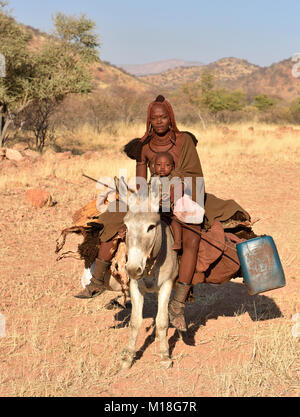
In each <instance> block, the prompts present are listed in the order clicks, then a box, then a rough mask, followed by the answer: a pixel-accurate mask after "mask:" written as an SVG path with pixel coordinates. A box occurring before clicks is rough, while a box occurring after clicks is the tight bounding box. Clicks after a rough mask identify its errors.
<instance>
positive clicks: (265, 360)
mask: <svg viewBox="0 0 300 417" xmlns="http://www.w3.org/2000/svg"><path fill="white" fill-rule="evenodd" d="M248 127H249V126H248V125H239V126H231V127H230V129H231V130H237V131H238V133H237V134H230V133H229V134H228V133H226V134H224V132H223V131H222V129H221V128H210V129H208V130H207V131H203V130H200V128H199V127H197V126H184V127H183V126H181V128H184V129H186V130H190V131H192V132H194V133H195V134H196V136H197V137H198V139H199V145H198V150H199V154H200V157H201V161H202V165H203V169H204V173H205V178H206V185H207V189H208V190H209V191H210V192H213V193H215V194H216V195H218V196H220V197H222V198H234V199H236V200H237V201H238V202H239V203H240V204H241V205H243V206H244V207H245V208H246V209H248V210H249V211H250V212H251V214H252V215H253V217H260V218H262V220H261V222H259V223H258V224H257V225H256V226H255V231H256V232H257V233H269V234H271V235H273V237H274V238H275V241H276V243H277V247H278V250H279V253H280V256H281V259H282V263H283V266H284V269H285V272H286V278H287V287H285V288H284V289H280V290H275V291H274V292H271V293H266V296H265V297H260V298H258V301H255V303H254V304H253V299H252V298H251V297H248V298H247V297H246V296H245V295H244V294H245V290H244V289H243V288H242V289H241V288H240V287H241V284H238V283H230V284H231V286H228V287H226V288H227V290H226V288H224V290H223V289H222V290H221V289H220V290H218V291H215V290H213V289H210V290H205V291H204V292H202V293H201V292H200V293H199V294H200V295H199V297H198V299H197V305H198V306H199V308H198V313H197V314H198V315H196V316H195V315H193V313H192V312H190V313H189V314H190V317H191V326H192V327H193V328H196V330H195V334H194V346H191V345H187V344H185V341H184V340H178V338H177V337H176V334H175V333H174V330H173V329H170V330H169V341H170V342H169V343H170V347H171V350H172V356H173V358H174V367H173V369H171V370H169V371H166V370H161V369H160V368H159V361H158V357H157V353H158V346H157V342H156V341H153V340H152V336H151V334H152V330H153V329H152V328H151V323H152V318H151V316H152V315H153V314H154V311H155V303H154V304H153V299H152V298H151V297H150V298H148V299H147V300H146V305H145V317H146V318H145V322H144V323H143V329H142V332H141V335H140V337H139V340H138V347H139V349H141V350H140V353H139V360H137V362H136V363H135V364H134V366H133V367H132V369H131V370H129V371H128V373H126V372H124V371H121V372H119V368H118V367H119V352H120V351H121V350H122V349H123V347H124V345H125V343H126V341H127V337H128V328H127V327H126V326H127V323H128V315H129V314H130V311H129V310H125V311H123V312H119V311H107V310H105V309H104V305H105V304H106V303H107V302H108V301H109V300H110V299H111V298H112V294H111V293H105V294H104V295H103V296H101V297H98V298H97V299H95V300H88V301H83V300H78V299H75V298H73V294H75V293H77V292H78V291H79V289H80V276H81V272H82V263H80V262H79V263H78V262H75V261H73V260H64V261H61V262H59V263H57V262H56V256H55V254H54V247H55V239H56V238H57V237H58V233H59V231H60V230H61V229H62V228H64V227H65V226H68V225H70V218H71V214H72V213H73V212H74V211H75V210H76V209H77V208H79V207H80V206H82V205H83V204H85V203H86V202H88V201H89V200H90V199H92V197H93V194H95V193H96V191H97V190H96V189H95V186H94V184H93V183H90V182H89V181H88V180H84V179H83V178H82V176H81V174H82V172H86V173H87V174H88V175H91V176H94V177H96V178H99V176H103V175H115V174H118V170H119V168H120V167H122V168H124V167H125V168H127V169H128V171H129V176H130V175H134V171H135V166H134V162H133V161H128V160H127V159H126V158H125V156H118V155H117V156H114V155H113V153H112V151H116V150H119V149H120V148H121V146H122V145H123V144H124V143H126V141H128V140H129V139H130V138H133V137H136V136H140V135H141V134H142V133H143V126H142V125H140V126H132V130H130V131H128V130H127V131H126V130H125V129H124V128H122V127H120V128H118V129H116V132H117V133H116V135H114V136H107V135H101V136H99V137H96V136H93V137H92V134H91V132H89V131H88V130H87V131H85V135H83V132H82V137H84V138H85V139H84V140H83V139H82V141H81V142H80V143H79V145H80V147H81V148H80V149H81V150H88V149H90V150H91V149H92V150H99V149H100V152H102V154H101V156H102V158H101V159H100V160H99V159H98V158H95V159H89V160H86V159H84V157H83V156H76V157H73V158H72V159H69V160H62V161H58V160H57V158H56V157H55V155H53V154H51V153H48V154H46V155H45V156H44V157H43V159H42V161H40V162H37V163H35V164H34V165H33V167H29V168H25V167H23V168H11V169H10V170H8V171H7V172H4V173H3V174H2V176H1V180H0V189H1V201H2V204H1V208H0V214H1V216H0V218H1V224H0V239H1V242H2V245H1V247H0V270H1V280H0V302H1V313H2V314H4V315H5V317H6V337H5V338H0V362H1V368H0V395H1V396H128V395H129V396H133V397H134V396H258V397H260V396H287V395H291V396H299V389H300V378H299V371H300V362H299V357H300V355H299V354H300V352H299V347H300V344H299V341H297V339H294V338H293V337H292V334H291V329H292V326H293V323H292V322H291V320H290V317H291V315H292V314H293V313H294V312H295V308H296V305H297V303H299V284H298V282H299V278H298V276H299V272H300V271H299V267H298V265H299V262H298V261H299V255H298V236H299V224H298V223H299V222H298V220H297V219H298V217H297V216H298V215H299V205H298V203H297V199H296V196H297V195H298V189H299V185H298V184H296V183H295V180H297V179H298V178H299V165H298V160H299V145H298V144H299V137H298V136H296V135H295V134H293V133H291V132H286V133H284V134H281V137H280V136H279V135H278V131H277V127H276V126H262V125H253V127H254V133H252V131H250V130H248ZM83 129H84V128H83ZM121 132H126V135H125V134H123V133H121ZM263 132H268V133H263ZM271 132H274V133H271ZM88 134H91V136H90V137H89V136H88ZM60 140H61V141H62V142H61V145H64V146H63V147H64V148H68V146H69V147H70V145H71V142H70V141H69V140H66V139H65V141H63V139H62V138H61V139H60ZM77 144H78V142H77ZM79 145H78V146H79ZM71 147H72V146H71ZM78 149H79V148H78ZM279 172H280V179H281V181H278V173H279ZM272 174H273V175H272ZM33 185H39V186H43V187H45V188H47V189H49V190H50V192H51V193H53V194H54V199H55V200H56V201H58V204H57V205H56V206H54V207H48V208H44V209H41V210H33V209H31V208H30V207H29V206H28V205H27V204H26V202H25V199H24V189H26V188H27V187H31V186H33ZM282 207H284V216H282V218H281V219H280V221H279V220H278V213H280V210H282ZM77 243H78V242H77V241H76V240H75V241H74V242H69V245H70V249H74V248H76V244H77ZM68 249H69V247H68ZM209 288H211V287H209ZM223 291H224V292H223ZM226 291H227V292H226ZM234 296H235V304H234V303H233V297H234ZM243 297H244V298H243ZM245 297H246V298H245ZM274 305H275V306H276V308H278V309H279V310H280V311H281V312H282V315H281V316H274V314H273V310H272V309H274ZM250 313H251V314H250ZM250 316H251V318H250ZM194 322H195V323H194ZM197 323H198V324H197ZM145 340H147V343H146V345H145V344H144V342H145Z"/></svg>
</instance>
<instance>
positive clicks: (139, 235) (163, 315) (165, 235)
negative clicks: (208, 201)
mask: <svg viewBox="0 0 300 417" xmlns="http://www.w3.org/2000/svg"><path fill="white" fill-rule="evenodd" d="M158 188H159V180H158V179H157V180H156V179H154V181H152V192H151V193H150V195H149V194H147V196H144V198H142V199H140V200H137V194H136V193H133V194H132V195H131V197H129V201H128V204H129V211H128V213H127V214H126V215H125V217H124V223H125V225H126V227H127V232H126V247H127V262H126V265H125V268H126V271H127V274H128V277H129V291H130V297H131V304H132V311H131V319H130V330H131V332H130V338H129V343H128V345H127V347H126V348H125V349H124V350H123V351H122V352H121V362H122V368H123V369H129V368H130V367H131V366H132V364H133V361H134V357H135V353H136V340H137V336H138V332H139V329H140V327H141V324H142V320H143V314H142V313H143V304H144V295H145V293H147V292H148V293H157V294H158V311H157V315H156V320H155V321H156V332H157V335H158V339H159V342H160V357H161V362H160V363H161V366H162V367H165V368H170V367H171V366H172V360H171V359H170V356H169V349H168V343H167V330H168V325H169V319H168V302H169V299H170V295H171V292H172V288H173V285H174V281H175V280H176V278H177V275H178V258H177V253H176V252H175V251H174V250H173V249H172V245H173V243H174V239H173V235H172V233H171V230H170V227H169V226H168V225H167V224H166V223H165V222H164V221H163V220H161V217H160V214H159V212H158V210H159V192H158ZM92 272H93V265H92V266H91V268H89V269H85V270H84V273H83V276H82V285H83V287H84V286H85V285H86V284H88V283H89V281H90V279H91V274H92ZM108 284H109V289H110V290H112V291H121V285H120V283H119V282H118V281H117V280H116V279H115V278H114V277H113V276H110V278H109V280H108Z"/></svg>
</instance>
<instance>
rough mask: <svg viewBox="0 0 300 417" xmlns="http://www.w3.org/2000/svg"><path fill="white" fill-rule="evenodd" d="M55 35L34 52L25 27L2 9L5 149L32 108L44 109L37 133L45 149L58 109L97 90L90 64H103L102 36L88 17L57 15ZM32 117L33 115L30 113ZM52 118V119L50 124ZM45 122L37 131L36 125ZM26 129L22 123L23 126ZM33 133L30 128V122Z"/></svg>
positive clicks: (0, 92)
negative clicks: (100, 53)
mask: <svg viewBox="0 0 300 417" xmlns="http://www.w3.org/2000/svg"><path fill="white" fill-rule="evenodd" d="M53 20H54V26H55V32H54V35H53V36H49V37H48V39H47V42H45V43H44V44H43V46H41V47H40V48H39V49H38V50H37V51H33V50H32V48H31V49H30V48H29V46H30V36H29V35H28V33H26V31H25V29H23V28H22V26H21V25H18V24H17V23H16V22H15V21H14V20H13V19H12V18H11V17H9V16H8V15H6V14H5V13H2V12H1V11H0V42H1V45H0V53H2V54H3V55H4V56H5V58H6V64H7V72H6V77H4V78H2V79H0V117H1V121H2V123H1V128H0V146H1V145H2V144H3V142H4V141H5V140H6V139H7V130H8V127H9V125H10V124H11V123H13V122H14V120H15V119H16V117H17V116H18V115H19V114H20V113H21V112H23V114H26V111H25V110H26V109H28V108H29V106H31V109H39V106H40V109H39V110H38V114H40V115H42V116H41V117H40V118H35V119H34V120H35V122H34V124H33V125H32V129H31V130H32V131H33V132H34V133H35V135H38V132H44V133H43V134H42V136H36V144H37V148H38V149H39V150H42V148H43V146H44V144H45V138H46V137H45V131H44V129H45V127H46V126H47V125H48V126H49V123H48V122H49V118H50V117H51V115H52V113H53V111H54V110H55V108H56V106H57V105H58V104H59V103H61V102H62V100H63V99H64V98H65V97H66V96H67V95H69V94H75V93H76V94H86V93H88V92H90V91H91V90H92V87H93V78H92V73H91V71H90V64H91V63H92V62H94V61H96V60H98V59H99V58H98V52H97V47H98V46H99V42H98V38H97V36H96V35H95V34H94V33H93V29H94V26H95V24H94V22H93V21H92V20H90V19H88V18H86V16H85V15H81V16H79V17H74V16H71V17H70V16H66V15H63V14H61V13H59V14H57V15H56V16H55V17H54V19H53ZM27 114H28V112H27ZM45 117H47V120H45ZM38 120H40V121H41V124H42V125H41V126H40V128H38V129H37V122H38ZM21 126H22V124H21ZM27 128H28V129H29V130H30V125H29V124H28V123H27Z"/></svg>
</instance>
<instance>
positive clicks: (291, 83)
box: [139, 58, 300, 100]
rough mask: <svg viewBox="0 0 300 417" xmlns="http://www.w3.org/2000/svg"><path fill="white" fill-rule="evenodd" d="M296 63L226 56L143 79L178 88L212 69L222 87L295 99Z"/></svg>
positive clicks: (298, 88) (299, 90)
mask: <svg viewBox="0 0 300 417" xmlns="http://www.w3.org/2000/svg"><path fill="white" fill-rule="evenodd" d="M292 66H293V62H292V61H291V59H285V60H283V61H280V62H277V63H274V64H272V65H270V66H269V67H260V66H258V65H254V64H251V63H249V62H248V61H246V60H244V59H237V58H223V59H220V60H218V61H216V62H213V63H211V64H208V65H203V66H201V67H187V68H182V67H181V68H175V69H172V70H169V71H165V72H164V73H162V74H157V75H148V76H143V77H139V78H141V79H142V80H144V81H146V82H148V83H150V84H152V85H155V86H157V87H161V88H164V89H170V90H174V89H177V88H178V87H179V86H180V85H181V84H183V83H186V82H197V81H200V79H201V74H202V72H203V71H204V70H209V71H210V72H212V73H213V74H214V75H215V76H216V78H217V80H218V81H217V85H218V86H220V87H224V88H227V89H229V90H237V89H242V90H243V91H245V93H246V94H247V95H250V96H251V95H258V94H267V95H270V96H274V97H280V98H282V99H284V100H292V99H294V98H296V97H298V96H299V95H300V79H299V78H295V77H293V75H292Z"/></svg>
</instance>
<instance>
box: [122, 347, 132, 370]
mask: <svg viewBox="0 0 300 417" xmlns="http://www.w3.org/2000/svg"><path fill="white" fill-rule="evenodd" d="M133 358H134V353H132V352H129V351H128V350H127V349H123V350H122V352H121V367H122V369H130V368H131V366H132V364H133Z"/></svg>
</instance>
